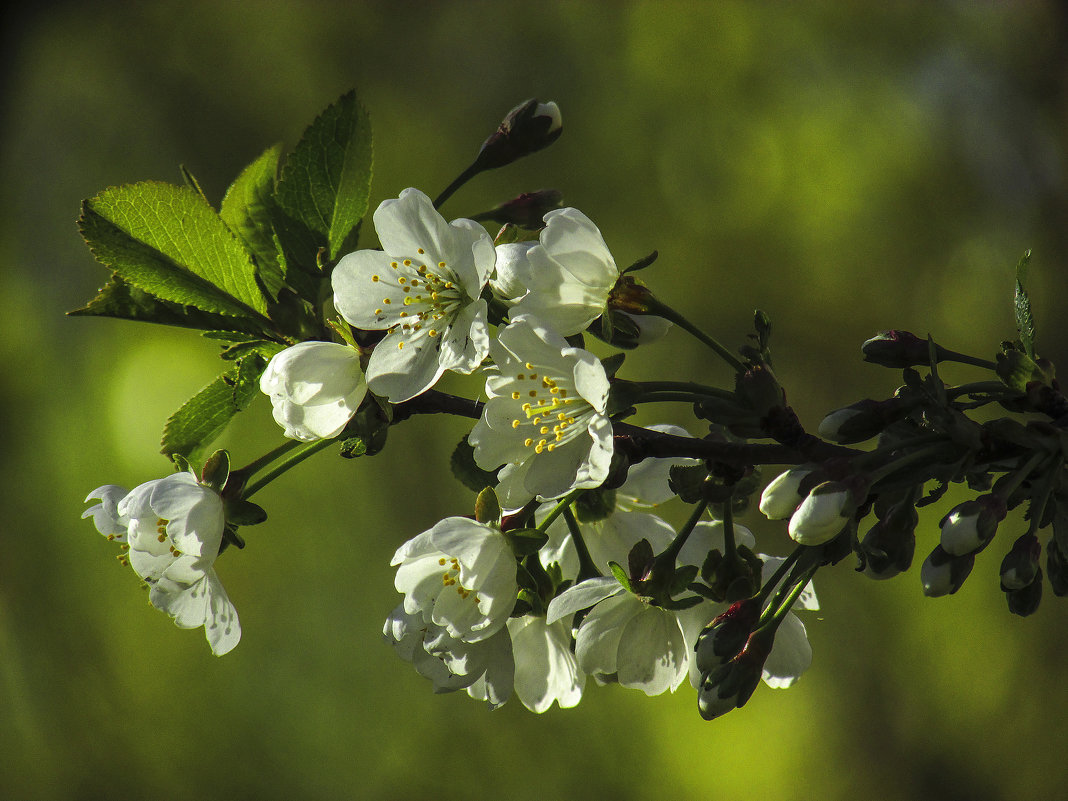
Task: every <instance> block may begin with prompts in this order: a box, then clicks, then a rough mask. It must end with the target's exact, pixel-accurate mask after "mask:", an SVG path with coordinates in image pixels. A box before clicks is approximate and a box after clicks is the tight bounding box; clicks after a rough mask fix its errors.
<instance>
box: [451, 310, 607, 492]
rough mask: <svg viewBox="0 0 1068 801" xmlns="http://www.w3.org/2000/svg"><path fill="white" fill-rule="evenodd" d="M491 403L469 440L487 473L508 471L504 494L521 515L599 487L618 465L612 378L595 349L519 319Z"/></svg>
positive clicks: (502, 345)
mask: <svg viewBox="0 0 1068 801" xmlns="http://www.w3.org/2000/svg"><path fill="white" fill-rule="evenodd" d="M490 352H491V355H492V356H493V360H494V362H495V365H496V367H495V369H494V374H493V375H491V376H490V378H488V379H487V381H486V394H487V396H488V397H489V400H488V401H487V402H486V405H485V408H484V409H483V411H482V417H481V418H480V419H479V421H478V422H477V423H476V424H475V427H474V429H473V430H472V431H471V433H470V435H469V436H468V440H469V441H470V443H471V445H473V446H474V457H475V462H476V463H477V464H478V466H479V467H481V468H482V469H484V470H494V469H496V468H497V467H498V466H500V465H502V464H503V465H505V467H504V469H503V470H502V471H501V473H500V475H499V479H500V486H499V487H498V488H497V495H498V496H499V497H500V500H501V505H502V506H504V507H505V508H508V509H515V508H518V507H520V506H522V505H523V504H525V503H526V502H527V501H529V500H530V499H532V498H534V497H535V496H537V497H538V498H539V499H540V500H550V499H552V498H559V497H561V496H562V495H565V494H566V493H568V492H570V491H571V490H572V489H576V488H583V489H588V488H591V487H596V486H599V485H600V484H601V483H602V482H603V481H604V480H605V478H606V477H607V475H608V468H609V466H610V464H611V461H612V423H611V421H610V420H609V419H608V416H607V415H606V414H605V409H606V407H607V404H608V377H607V376H606V375H605V371H604V367H603V366H602V365H601V363H600V362H599V361H598V360H597V358H596V357H595V356H594V355H593V354H592V353H589V352H588V351H585V350H582V349H580V348H573V347H570V346H569V345H568V344H567V343H566V342H565V341H564V339H563V338H562V337H560V336H559V335H558V334H556V333H554V332H553V331H551V330H549V329H548V328H546V327H545V326H544V325H543V324H542V323H541V322H540V321H538V320H537V319H536V318H533V317H529V316H526V315H523V316H519V317H517V318H515V319H514V320H513V321H512V323H511V324H510V325H508V326H507V327H506V328H504V329H503V330H502V331H501V332H500V334H499V336H498V338H497V340H496V341H495V342H494V343H493V344H492V345H491V348H490Z"/></svg>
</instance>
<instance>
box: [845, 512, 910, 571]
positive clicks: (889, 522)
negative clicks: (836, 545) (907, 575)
mask: <svg viewBox="0 0 1068 801" xmlns="http://www.w3.org/2000/svg"><path fill="white" fill-rule="evenodd" d="M919 519H920V516H919V515H918V514H917V513H916V508H915V507H914V506H913V505H912V504H911V503H908V502H904V503H900V504H897V505H896V506H894V507H892V508H891V510H890V512H889V513H888V514H887V515H886V516H885V517H883V518H881V519H880V520H879V521H878V522H876V524H875V525H874V526H872V527H871V528H870V529H868V533H867V534H865V535H864V539H863V540H862V541H861V542H860V545H859V547H858V550H857V556H858V557H859V559H860V565H859V566H858V567H857V570H859V571H861V572H862V573H864V575H865V576H867V577H868V578H873V579H888V578H893V577H894V576H896V575H898V574H899V573H903V572H905V571H906V570H908V569H909V568H910V567H911V566H912V557H913V555H914V554H915V553H916V524H917V523H918V522H919Z"/></svg>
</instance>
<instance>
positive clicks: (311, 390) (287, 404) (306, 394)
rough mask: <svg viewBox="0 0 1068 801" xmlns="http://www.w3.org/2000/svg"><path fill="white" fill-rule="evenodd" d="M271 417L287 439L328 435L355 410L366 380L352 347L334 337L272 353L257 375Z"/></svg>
mask: <svg viewBox="0 0 1068 801" xmlns="http://www.w3.org/2000/svg"><path fill="white" fill-rule="evenodd" d="M260 391H262V392H263V393H264V394H265V395H267V396H268V397H269V398H270V399H271V404H272V406H273V407H274V419H275V420H276V421H277V423H278V424H279V425H280V426H282V428H283V429H285V435H286V436H287V437H289V438H290V439H298V440H302V441H304V442H310V441H312V440H317V439H330V438H332V437H336V436H337V435H338V434H340V433H341V430H342V429H343V428H344V427H345V425H346V424H347V423H348V422H349V419H350V418H351V417H352V415H354V414H355V413H356V410H357V409H358V408H359V406H360V403H361V402H362V401H363V399H364V396H365V395H366V394H367V382H366V380H365V378H364V374H363V370H362V369H361V368H360V354H359V352H358V351H357V350H356V349H355V348H351V347H349V346H347V345H339V344H337V343H336V342H301V343H300V344H299V345H294V346H292V347H290V348H286V349H285V350H283V351H280V352H279V353H277V354H275V355H274V357H273V358H272V359H271V361H270V362H269V363H268V364H267V369H266V370H264V371H263V375H262V376H260Z"/></svg>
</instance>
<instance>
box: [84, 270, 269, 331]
mask: <svg viewBox="0 0 1068 801" xmlns="http://www.w3.org/2000/svg"><path fill="white" fill-rule="evenodd" d="M67 314H69V315H70V316H72V317H91V316H95V317H116V318H119V319H122V320H136V321H138V322H143V323H158V324H160V325H174V326H180V327H182V328H197V329H201V330H205V331H212V330H219V331H227V333H229V334H236V333H237V332H238V331H241V332H244V333H245V334H247V335H249V336H252V338H254V339H259V337H260V335H259V334H258V332H261V331H262V328H261V326H260V325H259V323H258V322H256V321H255V320H253V319H251V318H249V317H233V316H230V315H224V314H212V313H210V312H205V311H201V310H200V309H198V308H195V307H193V306H183V305H182V304H180V303H171V302H170V301H166V300H160V299H159V298H157V297H153V296H152V295H150V294H148V293H147V292H145V291H143V290H140V289H138V288H137V287H135V286H131V285H130V284H129V283H127V282H126V281H124V280H123V278H122V276H120V275H118V274H117V273H112V275H111V278H110V280H109V281H108V283H107V284H106V285H105V286H104V288H103V289H101V290H100V292H99V293H98V294H97V296H96V297H95V298H93V299H92V300H91V301H89V303H87V304H86V305H85V306H84V307H83V308H81V309H74V310H73V311H69V312H67ZM254 332H256V333H257V335H253V334H254Z"/></svg>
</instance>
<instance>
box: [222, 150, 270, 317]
mask: <svg viewBox="0 0 1068 801" xmlns="http://www.w3.org/2000/svg"><path fill="white" fill-rule="evenodd" d="M281 153H282V146H281V145H274V146H272V147H269V148H268V149H267V150H265V151H264V152H263V153H262V154H261V155H260V156H259V158H257V159H256V160H255V161H253V162H252V163H251V164H249V165H248V166H247V167H245V169H243V170H242V171H241V174H240V175H238V176H237V178H235V179H234V182H233V183H232V184H230V187H229V188H228V189H227V190H226V194H225V195H223V199H222V204H221V205H220V206H219V216H220V217H222V219H223V222H225V223H226V225H227V226H228V227H229V228H230V230H231V231H233V232H234V234H235V235H236V236H237V237H238V238H239V239H240V240H241V241H242V242H244V243H245V247H247V248H248V250H249V252H250V253H252V255H253V256H254V257H255V264H256V276H257V277H258V278H259V280H260V283H261V285H262V286H263V288H264V290H265V291H266V293H267V296H268V297H269V298H270V299H271V300H274V301H277V300H278V293H279V291H280V290H281V289H282V287H283V286H285V274H284V273H283V271H282V267H283V264H282V262H281V260H280V258H279V256H280V252H279V245H278V240H277V237H276V236H275V234H274V225H273V223H272V214H271V208H272V206H273V205H274V187H275V180H276V177H277V175H278V163H279V160H280V158H281Z"/></svg>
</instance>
